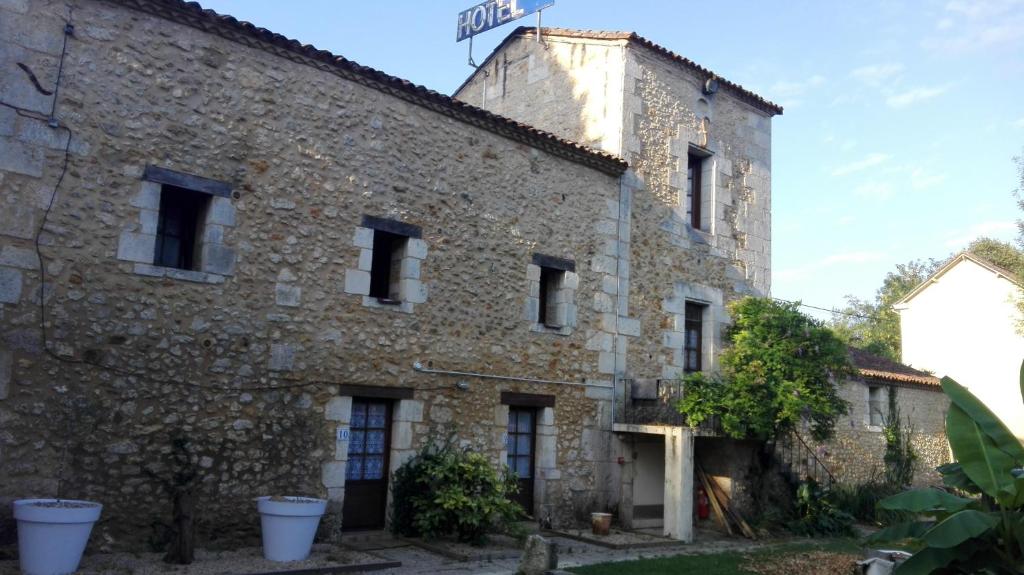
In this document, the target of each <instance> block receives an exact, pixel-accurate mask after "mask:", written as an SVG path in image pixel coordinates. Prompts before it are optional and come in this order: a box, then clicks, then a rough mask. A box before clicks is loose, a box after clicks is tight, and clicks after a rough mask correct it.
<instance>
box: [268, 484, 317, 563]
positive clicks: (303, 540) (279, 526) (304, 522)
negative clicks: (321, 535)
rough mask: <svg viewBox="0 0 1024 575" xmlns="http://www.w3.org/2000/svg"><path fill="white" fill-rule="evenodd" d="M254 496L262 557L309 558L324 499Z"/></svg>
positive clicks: (271, 559)
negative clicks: (260, 526) (260, 534)
mask: <svg viewBox="0 0 1024 575" xmlns="http://www.w3.org/2000/svg"><path fill="white" fill-rule="evenodd" d="M274 499H276V500H272V499H271V498H270V497H269V496H268V497H259V498H257V499H256V508H257V509H258V510H259V512H260V520H261V523H262V527H263V557H265V558H267V559H269V560H270V561H302V560H303V559H305V558H306V557H309V550H310V548H311V547H312V546H313V537H314V536H315V535H316V528H317V526H319V525H320V517H321V516H323V514H324V511H326V510H327V500H325V499H313V498H310V497H295V496H286V497H277V498H274Z"/></svg>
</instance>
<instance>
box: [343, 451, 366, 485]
mask: <svg viewBox="0 0 1024 575" xmlns="http://www.w3.org/2000/svg"><path fill="white" fill-rule="evenodd" d="M362 478H363V458H362V457H351V456H350V457H349V458H348V465H347V466H346V467H345V479H349V480H355V481H358V480H360V479H362Z"/></svg>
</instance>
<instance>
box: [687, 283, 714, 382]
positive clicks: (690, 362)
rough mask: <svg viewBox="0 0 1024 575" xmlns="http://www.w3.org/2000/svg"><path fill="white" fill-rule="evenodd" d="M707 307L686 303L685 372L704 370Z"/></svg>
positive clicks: (690, 302)
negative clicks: (705, 315) (705, 314)
mask: <svg viewBox="0 0 1024 575" xmlns="http://www.w3.org/2000/svg"><path fill="white" fill-rule="evenodd" d="M707 307H708V306H707V305H705V304H701V303H696V302H692V301H688V302H686V310H685V312H686V313H685V324H686V325H685V326H684V328H683V371H684V372H685V373H695V372H698V371H701V370H702V369H703V362H702V357H703V355H704V312H705V310H707Z"/></svg>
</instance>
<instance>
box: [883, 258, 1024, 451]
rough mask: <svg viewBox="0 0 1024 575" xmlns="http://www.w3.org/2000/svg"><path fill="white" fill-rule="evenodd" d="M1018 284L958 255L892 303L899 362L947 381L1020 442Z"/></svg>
mask: <svg viewBox="0 0 1024 575" xmlns="http://www.w3.org/2000/svg"><path fill="white" fill-rule="evenodd" d="M1022 287H1024V286H1022V285H1021V283H1020V281H1019V280H1018V278H1017V277H1016V276H1015V275H1014V274H1013V273H1012V272H1010V271H1007V270H1004V269H1002V268H1000V267H998V266H995V265H993V264H991V263H989V262H988V261H986V260H984V259H982V258H979V257H978V256H975V255H973V254H969V253H962V254H960V255H958V256H956V257H954V258H953V259H952V260H950V261H949V263H947V264H946V265H944V266H942V267H941V268H940V269H939V270H938V271H936V272H935V273H934V274H932V276H931V277H929V278H928V279H927V280H925V281H924V282H923V283H921V285H919V286H917V287H916V288H915V289H914V290H913V291H912V292H910V293H909V294H907V296H906V297H904V298H903V299H902V300H900V301H899V302H897V303H896V306H895V307H896V310H897V311H898V312H899V314H900V335H901V341H902V360H903V363H906V364H908V365H912V366H914V367H915V368H917V369H922V370H927V371H929V372H931V373H934V374H935V375H938V376H940V377H942V376H949V377H951V378H953V379H954V380H956V381H957V382H959V383H960V384H961V385H963V386H965V387H967V388H968V389H970V390H971V392H972V393H974V394H975V395H976V396H978V398H979V399H980V400H981V401H983V402H985V404H986V405H987V406H988V407H989V409H991V410H992V411H993V412H994V413H995V414H996V415H997V416H998V417H999V418H1000V419H1002V420H1003V422H1004V423H1005V424H1006V425H1007V427H1009V428H1010V430H1011V431H1013V432H1014V434H1016V435H1017V437H1019V438H1021V439H1022V440H1024V400H1022V399H1021V388H1020V369H1021V361H1022V360H1024V336H1022V335H1021V334H1020V332H1018V331H1017V326H1018V322H1019V321H1020V320H1021V316H1020V312H1019V310H1018V308H1017V305H1016V302H1017V301H1018V299H1019V298H1021V297H1022V291H1021V288H1022Z"/></svg>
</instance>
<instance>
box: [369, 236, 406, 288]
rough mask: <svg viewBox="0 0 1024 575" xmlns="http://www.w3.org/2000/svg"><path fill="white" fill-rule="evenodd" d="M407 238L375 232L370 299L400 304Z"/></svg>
mask: <svg viewBox="0 0 1024 575" xmlns="http://www.w3.org/2000/svg"><path fill="white" fill-rule="evenodd" d="M407 241H408V238H407V237H405V236H400V235H398V234H393V233H390V232H384V231H380V230H375V231H374V233H373V263H372V264H371V267H370V297H375V298H377V300H378V301H380V302H381V303H395V304H397V303H401V301H402V295H401V281H400V280H401V277H402V273H401V272H402V258H403V257H405V247H406V243H407Z"/></svg>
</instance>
